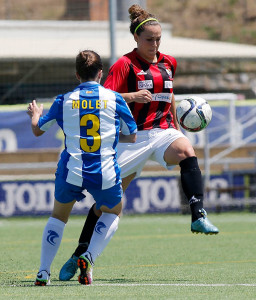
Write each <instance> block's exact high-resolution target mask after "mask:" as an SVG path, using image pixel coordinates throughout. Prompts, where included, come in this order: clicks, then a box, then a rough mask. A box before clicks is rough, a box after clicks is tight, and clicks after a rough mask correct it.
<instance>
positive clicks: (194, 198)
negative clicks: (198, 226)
mask: <svg viewBox="0 0 256 300" xmlns="http://www.w3.org/2000/svg"><path fill="white" fill-rule="evenodd" d="M179 165H180V168H181V169H180V174H181V185H182V189H183V191H184V194H185V195H186V197H187V199H188V202H189V205H190V209H191V213H192V222H194V221H196V220H197V219H199V218H200V217H202V215H201V213H200V212H199V210H200V209H202V208H203V181H202V174H201V171H200V169H199V166H198V162H197V157H195V156H192V157H188V158H185V159H184V160H182V161H181V162H180V163H179Z"/></svg>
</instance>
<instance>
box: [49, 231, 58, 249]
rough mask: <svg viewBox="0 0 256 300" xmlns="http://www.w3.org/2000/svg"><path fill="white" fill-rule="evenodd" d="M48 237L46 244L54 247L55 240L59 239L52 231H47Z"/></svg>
mask: <svg viewBox="0 0 256 300" xmlns="http://www.w3.org/2000/svg"><path fill="white" fill-rule="evenodd" d="M48 233H49V234H48V236H47V238H46V240H47V242H48V243H49V244H51V245H53V246H55V245H56V242H55V239H56V238H58V237H59V235H58V233H57V232H55V231H53V230H49V231H48Z"/></svg>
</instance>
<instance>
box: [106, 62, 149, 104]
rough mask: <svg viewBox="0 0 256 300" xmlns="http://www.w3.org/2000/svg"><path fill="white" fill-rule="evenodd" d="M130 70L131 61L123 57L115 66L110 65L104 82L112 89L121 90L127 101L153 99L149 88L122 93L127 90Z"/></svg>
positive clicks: (144, 101)
mask: <svg viewBox="0 0 256 300" xmlns="http://www.w3.org/2000/svg"><path fill="white" fill-rule="evenodd" d="M129 72H130V66H129V62H128V61H127V58H125V57H122V58H121V59H119V60H118V61H117V62H116V63H115V64H114V65H113V66H111V67H110V69H109V73H108V76H107V78H106V81H105V83H104V87H105V88H107V89H111V90H112V91H116V92H119V93H120V94H121V95H122V96H123V98H124V99H125V101H126V103H130V102H139V103H147V102H150V101H152V95H151V93H150V91H148V90H139V91H137V92H130V93H122V91H127V89H128V88H127V81H128V75H129Z"/></svg>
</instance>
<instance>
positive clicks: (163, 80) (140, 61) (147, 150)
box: [59, 4, 219, 281]
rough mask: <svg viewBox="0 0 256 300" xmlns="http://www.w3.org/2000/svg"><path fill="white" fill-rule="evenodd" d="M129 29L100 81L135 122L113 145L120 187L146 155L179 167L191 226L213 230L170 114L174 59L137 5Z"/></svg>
mask: <svg viewBox="0 0 256 300" xmlns="http://www.w3.org/2000/svg"><path fill="white" fill-rule="evenodd" d="M129 14H130V20H131V25H130V32H131V33H132V34H133V36H134V39H135V41H136V43H137V48H136V49H134V50H133V51H132V52H130V53H128V54H126V55H124V56H123V57H121V58H120V59H118V60H117V62H116V63H115V64H114V65H113V66H112V67H111V68H110V70H109V74H108V76H107V79H106V81H105V84H104V87H106V88H109V89H112V90H114V91H117V92H119V93H121V95H122V96H123V98H124V99H125V100H126V102H127V103H128V105H129V107H130V109H131V112H132V114H133V116H134V119H135V121H136V123H137V127H138V132H137V141H136V143H134V144H131V145H130V144H128V145H126V146H123V145H122V144H119V146H118V148H117V153H118V163H119V165H120V167H121V177H122V186H123V189H124V191H125V190H126V189H127V187H128V186H129V184H130V182H131V181H132V180H133V179H134V178H135V177H138V176H139V175H140V173H141V171H142V169H143V167H144V165H145V163H146V161H147V160H148V159H151V160H155V161H157V162H158V163H159V164H161V165H162V166H164V167H165V168H167V169H172V168H173V166H175V165H178V164H179V166H180V168H181V183H182V188H183V191H184V193H185V195H186V197H187V199H188V202H189V205H190V208H191V213H192V223H191V231H192V232H197V233H198V232H201V233H205V234H217V233H218V232H219V230H218V228H217V227H216V226H214V225H213V224H212V223H211V222H210V221H209V219H208V218H207V217H206V215H207V214H206V211H205V210H204V209H203V184H202V176H201V171H200V169H199V166H198V162H197V157H196V155H195V151H194V149H193V147H192V145H191V143H190V141H189V140H188V139H187V138H186V137H185V135H183V133H182V132H181V131H180V130H179V125H178V122H177V119H176V112H175V111H176V107H175V98H174V94H173V77H174V74H175V71H176V66H177V62H176V60H175V58H174V57H172V56H169V55H166V54H162V53H160V52H159V51H158V48H159V46H160V41H161V26H160V24H159V22H158V20H157V19H156V18H155V17H154V16H153V15H152V14H149V13H148V12H147V11H145V10H144V9H142V8H141V7H140V6H139V5H136V4H135V5H132V6H131V7H130V8H129ZM99 216H100V213H99V212H98V211H97V210H96V208H95V205H93V206H92V208H91V209H90V211H89V213H88V216H87V219H86V221H85V224H84V227H83V230H82V233H81V236H80V239H79V245H78V247H77V249H76V250H75V252H74V254H73V255H72V256H71V258H70V259H69V260H68V261H67V262H66V263H65V264H64V266H63V267H62V269H61V271H60V275H59V278H60V280H63V281H65V280H70V279H71V278H72V277H73V276H74V275H75V273H76V270H77V260H78V257H79V256H80V255H81V253H83V252H85V250H86V249H87V245H88V244H89V242H90V237H91V235H92V233H93V229H94V226H95V223H96V222H97V220H98V218H99Z"/></svg>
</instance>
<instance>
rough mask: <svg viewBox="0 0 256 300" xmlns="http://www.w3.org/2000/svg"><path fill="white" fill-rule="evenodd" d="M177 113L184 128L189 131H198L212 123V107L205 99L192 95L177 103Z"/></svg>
mask: <svg viewBox="0 0 256 300" xmlns="http://www.w3.org/2000/svg"><path fill="white" fill-rule="evenodd" d="M176 115H177V120H178V122H179V124H180V126H181V127H182V128H184V129H185V130H187V131H191V132H198V131H200V130H202V129H204V128H205V127H207V126H208V124H209V123H210V121H211V119H212V109H211V106H210V105H209V103H207V101H206V100H205V99H203V98H201V97H198V96H191V97H189V98H186V99H183V100H181V102H180V103H179V104H178V105H177V108H176Z"/></svg>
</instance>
